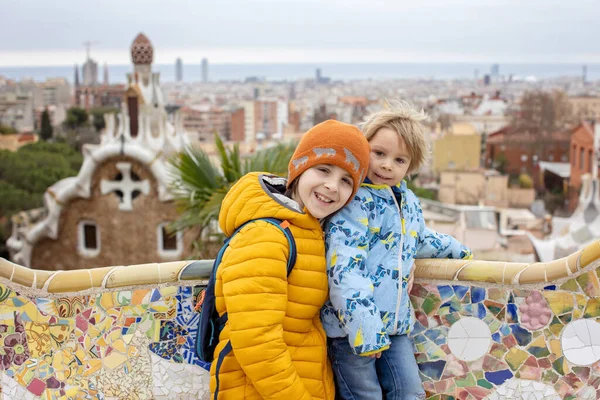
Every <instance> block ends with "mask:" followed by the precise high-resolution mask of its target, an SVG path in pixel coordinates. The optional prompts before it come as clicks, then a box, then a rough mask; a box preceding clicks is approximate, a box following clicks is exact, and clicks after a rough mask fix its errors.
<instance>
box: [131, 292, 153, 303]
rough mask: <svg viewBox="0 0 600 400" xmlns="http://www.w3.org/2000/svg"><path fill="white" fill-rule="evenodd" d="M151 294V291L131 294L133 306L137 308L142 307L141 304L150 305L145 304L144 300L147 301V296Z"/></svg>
mask: <svg viewBox="0 0 600 400" xmlns="http://www.w3.org/2000/svg"><path fill="white" fill-rule="evenodd" d="M150 292H151V290H150V289H141V290H134V291H133V292H132V294H131V305H132V306H136V305H141V304H148V303H147V302H146V303H144V299H145V297H146V295H147V294H148V293H150ZM148 301H149V299H148Z"/></svg>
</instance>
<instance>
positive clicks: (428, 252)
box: [415, 196, 473, 260]
mask: <svg viewBox="0 0 600 400" xmlns="http://www.w3.org/2000/svg"><path fill="white" fill-rule="evenodd" d="M415 201H416V204H415V206H416V212H417V218H418V220H419V232H418V235H417V254H416V256H415V258H454V259H466V260H470V259H471V258H473V253H472V252H471V249H469V248H468V247H466V246H465V245H463V244H462V243H460V242H459V241H458V240H456V239H455V238H454V237H453V236H450V235H447V234H445V233H439V232H436V231H434V230H432V229H429V228H427V227H426V226H425V219H424V218H423V210H422V209H421V203H420V202H419V199H418V198H417V197H416V196H415Z"/></svg>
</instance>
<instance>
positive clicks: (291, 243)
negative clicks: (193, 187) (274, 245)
mask: <svg viewBox="0 0 600 400" xmlns="http://www.w3.org/2000/svg"><path fill="white" fill-rule="evenodd" d="M256 221H265V222H268V223H270V224H271V225H273V226H276V227H277V228H279V230H280V231H281V232H282V233H283V234H284V235H285V237H286V239H287V241H288V247H289V249H290V253H289V256H288V260H287V274H288V276H289V275H290V273H291V272H292V269H294V265H296V257H297V256H298V249H297V247H296V240H295V239H294V235H293V234H292V231H291V229H290V223H289V221H287V220H281V219H277V218H257V219H253V220H250V221H247V222H246V223H244V224H242V225H241V226H240V227H238V228H237V229H236V230H235V232H233V234H232V235H231V236H229V237H228V238H227V240H226V241H225V242H226V245H228V244H229V241H231V239H233V237H234V236H235V234H236V233H238V232H239V231H240V230H242V228H244V227H245V226H246V225H248V224H250V223H252V222H256ZM223 247H226V246H223Z"/></svg>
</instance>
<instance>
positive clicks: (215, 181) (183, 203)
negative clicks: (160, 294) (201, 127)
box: [170, 135, 296, 257]
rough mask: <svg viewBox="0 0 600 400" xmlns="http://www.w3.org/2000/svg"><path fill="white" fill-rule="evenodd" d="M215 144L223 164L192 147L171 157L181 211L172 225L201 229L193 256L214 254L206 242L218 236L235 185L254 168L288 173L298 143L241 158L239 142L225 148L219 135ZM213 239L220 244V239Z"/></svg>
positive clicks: (173, 187) (172, 228)
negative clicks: (222, 213) (223, 210)
mask: <svg viewBox="0 0 600 400" xmlns="http://www.w3.org/2000/svg"><path fill="white" fill-rule="evenodd" d="M215 144H216V147H217V151H218V155H219V158H220V163H221V165H220V167H218V166H215V165H214V164H213V163H212V162H211V161H210V159H209V157H208V155H207V154H206V153H205V152H204V151H203V150H201V149H199V148H197V147H189V148H187V149H186V150H185V151H184V152H181V153H178V154H177V155H176V156H175V157H173V158H172V159H171V160H170V164H171V166H172V168H171V176H172V186H171V191H172V193H173V195H174V197H175V201H176V204H177V208H178V211H179V213H180V217H179V219H178V220H177V221H175V222H174V223H173V224H172V225H171V227H170V228H171V230H173V231H176V230H184V229H198V237H197V239H196V243H195V249H196V251H195V253H196V254H194V256H199V255H200V256H204V257H209V256H214V254H210V253H211V251H210V249H208V248H207V247H206V246H205V244H206V243H205V242H210V239H211V238H214V236H215V235H219V233H218V228H217V220H218V217H219V211H220V210H221V203H222V201H223V198H224V197H225V194H227V192H228V191H229V189H230V188H231V187H232V186H233V184H234V183H235V182H237V180H238V179H239V178H241V177H242V176H244V175H245V174H247V173H248V172H252V171H266V172H270V173H273V174H277V175H281V176H285V175H286V174H287V167H288V163H289V160H290V158H291V157H292V154H293V153H294V150H295V148H296V143H288V144H278V145H276V146H274V147H270V148H267V149H263V150H259V151H257V152H256V153H253V154H252V155H250V156H248V157H242V156H241V155H240V151H239V146H238V145H237V144H236V145H234V146H233V149H230V148H226V147H225V145H224V144H223V141H222V140H221V138H220V137H219V136H218V135H215ZM219 236H220V235H219ZM213 242H215V243H217V244H218V245H219V246H218V247H220V243H221V242H220V241H219V240H216V241H214V240H213ZM207 251H208V253H207Z"/></svg>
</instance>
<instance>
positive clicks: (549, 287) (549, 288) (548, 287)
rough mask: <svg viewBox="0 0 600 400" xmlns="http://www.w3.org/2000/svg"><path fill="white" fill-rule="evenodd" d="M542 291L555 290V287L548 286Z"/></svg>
mask: <svg viewBox="0 0 600 400" xmlns="http://www.w3.org/2000/svg"><path fill="white" fill-rule="evenodd" d="M544 290H556V285H548V286H546V287H544Z"/></svg>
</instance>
